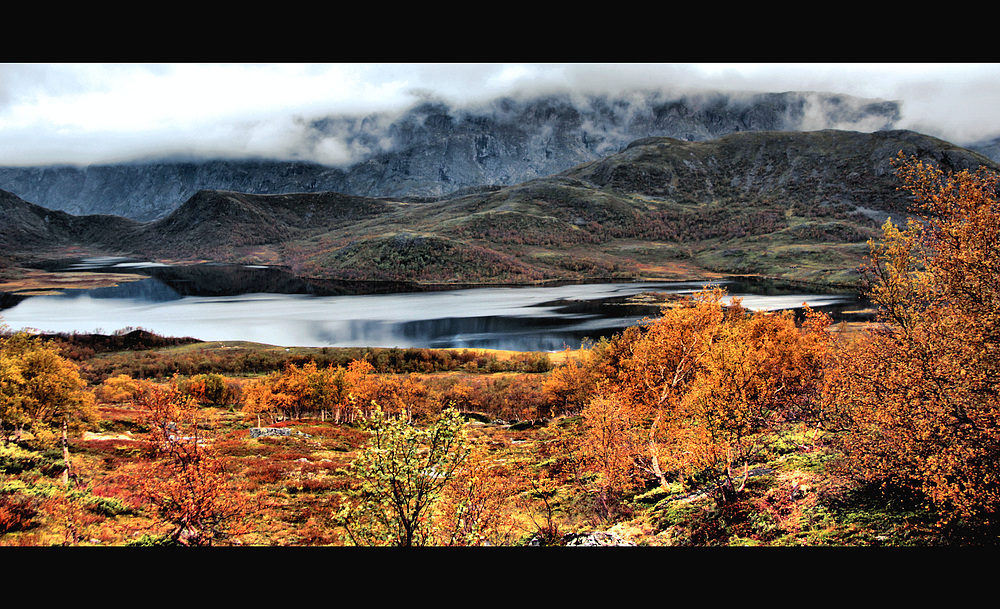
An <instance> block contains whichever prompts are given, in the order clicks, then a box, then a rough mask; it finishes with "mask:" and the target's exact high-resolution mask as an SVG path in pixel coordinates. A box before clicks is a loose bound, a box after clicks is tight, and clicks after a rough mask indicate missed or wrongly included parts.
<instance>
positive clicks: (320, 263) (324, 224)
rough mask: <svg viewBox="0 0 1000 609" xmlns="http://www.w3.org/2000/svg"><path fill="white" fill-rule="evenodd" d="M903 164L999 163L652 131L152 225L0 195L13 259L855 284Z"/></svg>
mask: <svg viewBox="0 0 1000 609" xmlns="http://www.w3.org/2000/svg"><path fill="white" fill-rule="evenodd" d="M900 153H902V154H903V155H904V156H907V157H909V156H914V157H917V158H919V159H922V160H925V161H929V162H933V163H934V164H936V165H938V166H940V167H942V168H943V169H946V170H962V169H975V168H977V167H980V166H987V167H989V168H991V169H994V170H996V169H998V167H997V164H996V163H995V162H993V161H991V160H990V159H988V158H986V157H985V156H983V155H981V154H979V153H976V152H974V151H971V150H968V149H965V148H962V147H960V146H956V145H954V144H951V143H949V142H946V141H943V140H940V139H937V138H933V137H930V136H926V135H923V134H919V133H915V132H912V131H905V130H882V131H875V132H871V133H866V132H860V131H849V130H835V129H828V130H820V131H743V132H738V133H735V132H734V133H730V134H728V135H723V136H721V137H717V138H714V139H706V140H702V141H687V140H682V139H677V138H671V137H646V138H641V139H638V140H635V141H633V142H631V143H630V144H629V145H627V146H626V147H625V148H624V149H623V150H621V151H616V152H612V153H609V154H606V155H604V156H603V157H601V158H599V159H597V160H590V161H586V162H583V163H580V164H577V165H575V166H573V167H571V168H568V169H564V170H562V171H559V172H555V173H552V174H551V175H546V176H542V177H537V178H533V179H528V180H525V181H521V182H517V183H515V184H511V185H506V186H500V185H480V186H479V187H478V188H466V189H465V190H460V191H458V192H453V193H451V194H447V195H442V196H437V197H431V196H424V197H372V196H361V195H352V194H348V193H342V192H333V191H322V192H312V193H285V194H254V193H247V192H240V191H235V190H221V189H202V190H199V191H197V192H196V193H194V194H193V195H192V196H190V197H189V198H188V199H186V200H185V201H183V203H182V204H181V205H180V206H179V207H177V208H176V209H175V210H173V211H172V212H170V213H169V214H168V215H166V216H164V217H161V218H159V219H156V220H151V221H140V220H137V219H132V218H125V217H120V216H112V215H71V214H68V213H66V212H64V211H59V210H53V209H48V208H45V207H41V206H38V205H36V204H34V203H32V202H28V201H26V200H24V199H22V198H21V197H19V196H17V195H15V194H13V193H10V192H0V222H2V225H0V245H2V247H3V248H4V251H5V252H7V253H8V255H9V256H11V257H12V260H11V261H10V264H31V263H32V260H37V259H39V258H42V257H48V258H51V257H53V256H62V255H67V254H68V253H71V252H72V253H77V254H79V253H86V254H88V255H122V256H133V257H140V258H147V259H154V260H174V261H177V260H182V261H213V262H228V263H237V264H253V265H274V266H279V267H282V268H286V269H288V270H289V271H290V272H291V273H293V274H294V275H296V276H298V277H301V278H304V279H306V280H308V281H311V282H315V283H317V284H323V283H329V282H336V281H345V280H352V281H361V282H364V281H400V282H409V283H411V284H418V285H420V286H423V287H430V286H441V285H446V286H460V285H461V286H466V285H481V284H512V283H519V284H524V283H538V282H547V281H553V282H554V281H583V280H591V281H593V280H612V279H614V280H628V279H640V278H641V279H648V278H657V279H668V280H669V279H692V278H708V277H711V276H717V275H724V274H756V275H765V276H773V277H780V278H784V279H792V280H799V281H807V282H812V283H816V284H827V285H835V286H855V285H856V283H857V280H858V275H857V271H856V269H857V267H858V265H859V264H860V263H861V262H862V260H863V259H864V257H865V255H866V254H867V252H868V246H867V244H866V242H867V240H868V239H871V238H877V237H878V235H879V227H880V226H881V224H882V223H883V222H884V221H885V219H886V218H888V217H894V218H896V219H897V220H899V219H902V218H903V217H904V216H905V215H906V213H907V211H908V209H909V207H910V200H909V197H908V196H907V194H906V193H905V192H902V191H899V190H897V188H898V186H899V183H898V181H897V179H896V176H895V173H894V170H893V167H892V162H893V160H894V159H895V158H897V156H898V155H899V154H900Z"/></svg>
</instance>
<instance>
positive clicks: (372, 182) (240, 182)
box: [0, 91, 901, 221]
mask: <svg viewBox="0 0 1000 609" xmlns="http://www.w3.org/2000/svg"><path fill="white" fill-rule="evenodd" d="M900 112H901V110H900V107H899V104H898V103H896V102H892V101H881V100H868V99H859V98H854V97H850V96H846V95H835V94H827V93H813V92H786V93H761V94H752V95H751V94H746V95H735V94H722V93H704V94H699V95H695V94H688V95H683V96H671V95H666V94H664V93H656V92H651V91H646V92H632V93H629V94H622V95H619V96H614V97H611V96H597V95H591V96H583V95H568V94H565V95H548V96H541V97H528V98H515V97H506V98H502V99H497V100H494V101H492V102H490V103H483V104H480V105H478V106H462V107H455V106H451V105H448V104H446V103H443V102H425V103H421V104H418V105H416V106H414V107H412V108H410V109H408V110H406V111H404V112H401V113H399V114H389V113H379V114H368V115H360V116H341V115H338V116H327V117H323V118H318V119H314V120H311V121H309V122H308V123H307V124H305V125H304V131H305V135H304V136H303V138H302V139H303V140H304V142H305V143H304V144H303V148H302V150H301V151H298V152H296V153H295V154H293V155H292V156H293V157H296V156H297V157H299V158H298V159H296V158H291V159H286V160H274V159H250V160H248V159H220V158H215V159H176V158H175V159H155V160H146V161H134V162H129V163H117V164H104V165H90V166H85V167H76V166H38V167H0V189H3V190H7V191H9V192H12V193H15V194H16V195H18V196H19V197H21V198H23V199H24V200H26V201H31V202H33V203H36V204H38V205H42V206H44V207H47V208H49V209H54V210H61V211H65V212H68V213H71V214H74V215H90V214H113V215H117V216H122V217H126V218H132V219H134V220H141V221H151V220H157V219H160V218H163V217H165V216H166V215H168V214H169V213H170V212H172V211H173V210H174V209H176V208H177V207H178V206H180V205H181V203H183V202H184V201H186V200H188V199H189V198H191V197H192V196H194V194H195V193H196V192H198V191H199V190H203V189H210V190H231V191H237V192H245V193H251V194H286V193H299V192H325V191H333V192H340V193H344V194H349V195H356V196H364V197H391V198H401V197H441V196H445V195H449V194H453V193H455V192H460V191H461V190H462V189H466V188H479V187H482V186H512V185H515V184H519V183H521V182H526V181H528V180H532V179H536V178H541V177H545V176H549V175H552V174H555V173H558V172H561V171H565V170H567V169H569V168H571V167H574V166H576V165H578V164H580V163H585V162H590V161H596V160H598V159H601V158H603V157H605V156H607V155H609V154H613V153H616V152H620V151H621V150H623V149H624V148H625V147H626V146H628V145H629V144H630V143H631V142H633V141H635V140H638V139H641V138H645V137H653V136H656V137H671V138H674V139H679V140H685V141H704V140H710V139H715V138H718V137H720V136H723V135H726V134H729V133H738V132H748V131H811V130H817V129H843V130H854V131H862V132H873V131H878V130H884V129H890V128H893V127H894V126H895V124H896V123H897V122H898V121H899V119H900ZM321 151H322V154H320V152H321ZM319 157H322V158H326V159H328V160H329V162H327V163H326V164H319V163H317V162H308V161H306V160H304V159H306V158H319Z"/></svg>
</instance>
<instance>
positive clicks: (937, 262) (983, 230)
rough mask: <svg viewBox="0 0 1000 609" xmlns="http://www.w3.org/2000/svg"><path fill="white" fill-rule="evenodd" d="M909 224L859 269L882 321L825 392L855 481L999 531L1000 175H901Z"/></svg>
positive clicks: (907, 171) (913, 165) (889, 231)
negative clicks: (910, 210) (893, 488)
mask: <svg viewBox="0 0 1000 609" xmlns="http://www.w3.org/2000/svg"><path fill="white" fill-rule="evenodd" d="M897 167H898V174H899V175H900V176H901V178H902V181H903V183H904V187H905V188H906V189H907V190H909V191H910V192H912V193H913V195H914V197H915V201H916V209H915V211H916V212H917V218H915V219H911V220H910V221H908V223H907V226H906V228H905V229H902V230H901V229H899V228H897V227H895V226H893V225H892V224H891V222H887V223H886V224H885V225H884V227H883V240H882V242H881V243H878V244H876V243H871V244H870V245H871V260H870V265H869V266H868V267H867V268H866V269H865V271H866V277H867V278H868V280H869V282H870V288H869V294H870V297H871V298H872V300H873V302H875V303H876V304H877V305H879V309H880V313H881V316H882V319H881V320H880V321H881V323H880V324H878V325H876V326H874V327H873V328H872V329H871V330H870V331H869V332H868V333H867V334H866V335H865V336H864V337H862V338H861V339H859V341H858V342H857V344H855V345H854V346H852V348H851V350H850V351H848V352H845V353H843V354H842V355H841V356H840V359H841V365H840V366H839V367H838V369H837V373H836V375H835V376H833V377H831V382H830V385H829V389H828V392H827V400H826V403H827V407H828V408H827V410H828V415H829V416H828V420H829V422H831V423H836V424H837V426H838V427H839V428H840V429H843V430H846V434H845V435H844V450H845V451H846V454H847V456H848V459H849V462H850V463H851V464H852V465H853V467H854V469H855V471H858V472H859V473H860V474H861V475H863V476H864V477H865V478H867V479H869V480H873V481H891V482H893V483H895V484H898V485H902V486H904V487H908V488H912V489H915V490H917V491H919V492H921V493H923V494H924V496H926V497H927V498H928V499H929V500H930V502H932V504H933V505H934V506H936V507H937V508H938V510H939V511H940V513H941V514H942V516H943V517H944V520H945V521H956V520H961V521H964V522H966V523H967V524H973V523H975V524H977V525H985V524H990V523H991V522H992V523H993V524H996V522H995V520H996V515H997V510H998V506H1000V477H998V474H997V471H998V470H997V463H998V462H1000V409H998V397H997V396H998V395H1000V357H998V356H1000V250H998V246H1000V205H998V202H997V198H996V193H997V181H998V176H997V174H995V173H993V172H991V171H987V170H986V169H980V170H978V171H976V172H970V171H962V172H958V173H951V174H946V173H945V172H943V171H941V170H940V169H937V168H935V167H933V166H930V165H927V164H924V163H921V162H919V161H916V160H915V159H904V158H903V157H902V156H901V157H900V159H899V162H898V164H897Z"/></svg>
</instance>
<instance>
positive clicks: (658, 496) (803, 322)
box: [0, 157, 1000, 546]
mask: <svg viewBox="0 0 1000 609" xmlns="http://www.w3.org/2000/svg"><path fill="white" fill-rule="evenodd" d="M897 167H898V175H899V176H900V179H901V182H902V186H903V188H905V189H906V190H907V191H909V192H910V193H911V194H912V197H913V203H914V209H913V210H912V212H913V216H912V218H911V219H910V220H909V221H908V222H907V224H906V225H905V226H897V225H895V224H892V223H891V222H887V223H886V224H885V226H884V227H883V233H882V238H881V239H880V240H872V241H871V242H870V243H869V245H870V250H871V253H870V257H869V262H868V264H867V265H866V266H865V267H864V269H863V273H862V274H863V277H864V278H865V286H864V287H865V290H866V292H867V293H868V294H869V295H870V297H871V299H872V301H873V302H874V303H875V304H876V305H877V306H878V310H879V318H878V319H877V321H875V322H871V323H867V324H864V325H862V326H860V327H848V326H847V325H845V324H839V325H835V324H833V323H831V320H830V318H829V317H827V316H826V315H824V314H821V313H818V312H815V311H810V310H808V309H806V312H805V315H803V316H799V317H796V316H795V315H794V314H792V313H790V312H784V313H766V312H760V311H757V312H754V311H749V310H747V309H745V308H744V307H743V306H742V305H741V303H740V302H739V301H738V300H734V301H731V300H730V299H728V298H727V297H726V296H727V295H726V294H725V292H723V291H722V290H719V289H705V290H703V291H701V292H700V293H698V294H696V295H694V296H693V297H692V298H689V299H687V300H685V301H681V302H672V303H670V304H668V305H665V306H664V308H663V310H662V314H661V315H660V316H658V317H656V318H655V319H650V320H647V321H646V322H645V323H643V324H641V325H639V326H636V327H633V328H630V329H628V330H626V331H623V332H621V333H619V334H617V335H615V336H612V337H609V338H605V339H601V340H600V341H597V342H591V343H589V344H586V345H585V346H584V347H583V348H582V349H580V350H578V351H575V352H566V353H562V354H526V353H521V354H499V353H485V352H478V351H468V350H464V351H454V350H429V349H290V350H286V349H283V348H282V349H276V348H271V347H267V346H263V345H253V344H247V343H222V344H220V343H202V342H198V341H192V340H179V339H164V338H162V337H157V336H154V335H152V334H149V333H146V332H142V331H141V330H132V331H122V332H120V333H116V335H115V339H114V340H110V339H108V337H95V336H86V335H71V336H52V337H31V336H26V335H23V334H11V333H9V332H8V333H5V334H4V336H3V338H2V345H0V347H2V350H0V435H2V446H0V544H2V545H56V544H66V545H186V546H198V545H222V544H226V545H290V546H298V545H302V546H305V545H395V546H408V545H439V546H474V545H493V546H503V545H562V544H567V543H571V542H572V541H573V540H577V539H579V534H580V533H593V532H603V533H607V534H608V535H605V536H604V537H602V538H603V539H607V538H611V539H614V540H617V541H618V542H619V543H631V544H635V545H649V546H666V545H680V546H685V545H686V546H732V545H786V546H787V545H851V546H870V545H892V546H904V545H911V546H936V545H976V546H992V545H996V544H997V541H998V539H1000V526H998V521H997V520H998V514H997V509H998V505H1000V503H998V493H1000V481H998V478H997V473H996V465H995V464H996V463H997V461H998V458H1000V425H998V420H1000V419H998V404H997V394H998V389H1000V387H998V383H1000V380H998V379H1000V370H998V366H1000V363H998V361H1000V359H998V357H997V355H998V342H1000V268H998V264H1000V258H998V254H997V248H996V243H997V242H998V240H1000V213H998V212H1000V210H998V208H997V207H998V204H997V200H996V187H997V176H996V175H995V174H993V173H990V172H986V171H979V172H961V173H951V174H947V173H944V172H942V171H940V170H938V169H936V168H934V167H933V166H929V165H925V164H923V163H921V162H918V161H916V160H914V159H905V158H903V157H900V159H899V160H898V163H897ZM488 228H489V227H483V230H488ZM126 345H127V346H126ZM595 538H596V537H595Z"/></svg>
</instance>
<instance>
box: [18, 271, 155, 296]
mask: <svg viewBox="0 0 1000 609" xmlns="http://www.w3.org/2000/svg"><path fill="white" fill-rule="evenodd" d="M141 279H147V277H145V276H143V275H134V274H131V273H91V272H86V271H74V272H65V273H50V272H48V271H41V270H37V269H23V270H21V271H20V272H17V273H9V274H7V275H6V276H5V277H2V278H0V292H10V293H13V294H20V295H23V296H37V295H41V294H54V293H57V292H59V291H61V290H89V289H93V288H106V287H113V286H116V285H118V284H121V283H125V282H128V281H139V280H141Z"/></svg>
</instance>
